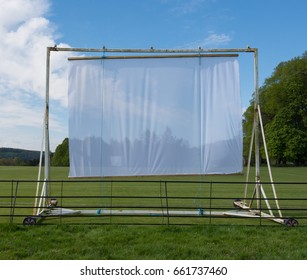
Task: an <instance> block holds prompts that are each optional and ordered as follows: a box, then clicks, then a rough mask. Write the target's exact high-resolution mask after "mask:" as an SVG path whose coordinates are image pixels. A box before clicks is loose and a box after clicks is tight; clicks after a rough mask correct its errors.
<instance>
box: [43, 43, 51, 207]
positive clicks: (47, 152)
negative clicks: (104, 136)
mask: <svg viewBox="0 0 307 280" xmlns="http://www.w3.org/2000/svg"><path fill="white" fill-rule="evenodd" d="M51 49H52V48H50V47H47V57H46V96H45V123H44V136H45V168H44V181H45V183H44V184H45V189H44V193H43V196H44V199H43V201H44V203H45V199H46V196H48V189H49V183H48V181H49V180H50V142H49V88H50V52H51ZM44 203H43V204H44Z"/></svg>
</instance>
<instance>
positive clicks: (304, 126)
mask: <svg viewBox="0 0 307 280" xmlns="http://www.w3.org/2000/svg"><path fill="white" fill-rule="evenodd" d="M259 102H260V106H261V110H262V119H263V124H264V129H265V132H266V139H267V144H268V150H269V154H270V157H271V158H273V159H275V161H276V163H277V164H282V163H287V162H292V163H294V164H295V165H302V164H306V163H307V52H305V53H304V54H303V55H302V56H301V57H297V58H294V59H292V60H289V61H287V62H282V63H280V64H279V65H278V66H277V67H276V68H275V70H274V72H273V74H272V76H271V77H269V78H267V79H266V80H265V83H264V85H263V86H262V87H261V88H260V89H259ZM244 116H245V124H244V133H245V142H247V140H248V138H250V135H251V127H252V122H253V104H252V103H251V105H250V107H249V108H248V110H247V111H246V112H245V115H244ZM245 145H246V144H245ZM246 153H247V152H246V151H245V154H246Z"/></svg>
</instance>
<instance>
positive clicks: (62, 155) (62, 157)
mask: <svg viewBox="0 0 307 280" xmlns="http://www.w3.org/2000/svg"><path fill="white" fill-rule="evenodd" d="M52 165H53V166H69V147H68V138H65V139H64V140H63V142H62V144H60V145H59V146H57V148H56V150H55V152H54V155H53V157H52Z"/></svg>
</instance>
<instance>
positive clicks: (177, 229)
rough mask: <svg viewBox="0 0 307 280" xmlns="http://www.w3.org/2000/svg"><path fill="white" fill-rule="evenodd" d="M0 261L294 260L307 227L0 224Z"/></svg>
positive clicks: (300, 254)
mask: <svg viewBox="0 0 307 280" xmlns="http://www.w3.org/2000/svg"><path fill="white" fill-rule="evenodd" d="M0 229H1V230H0V247H1V250H0V259H2V260H4V259H8V260H17V259H32V260H37V259H40V260H52V259H57V260H78V259H82V260H94V259H95V260H100V259H101V260H102V259H108V260H112V259H114V260H125V259H128V260H133V259H135V260H140V259H142V260H146V259H153V260H154V259H155V260H166V259H168V260H170V259H182V260H197V259H201V260H206V259H213V260H244V259H253V260H276V259H277V260H298V259H307V245H306V242H305V240H306V234H307V228H305V227H303V228H284V227H257V226H253V227H250V226H245V227H242V226H189V227H182V226H119V225H112V226H89V225H78V226H76V225H52V226H49V225H48V226H39V227H23V226H17V225H0Z"/></svg>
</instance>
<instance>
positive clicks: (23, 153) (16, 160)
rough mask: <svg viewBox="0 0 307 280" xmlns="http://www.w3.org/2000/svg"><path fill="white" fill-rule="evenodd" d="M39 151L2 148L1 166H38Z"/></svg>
mask: <svg viewBox="0 0 307 280" xmlns="http://www.w3.org/2000/svg"><path fill="white" fill-rule="evenodd" d="M39 156H40V152H39V151H29V150H22V149H13V148H0V165H19V166H20V165H34V166H35V165H37V164H38V162H39Z"/></svg>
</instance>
